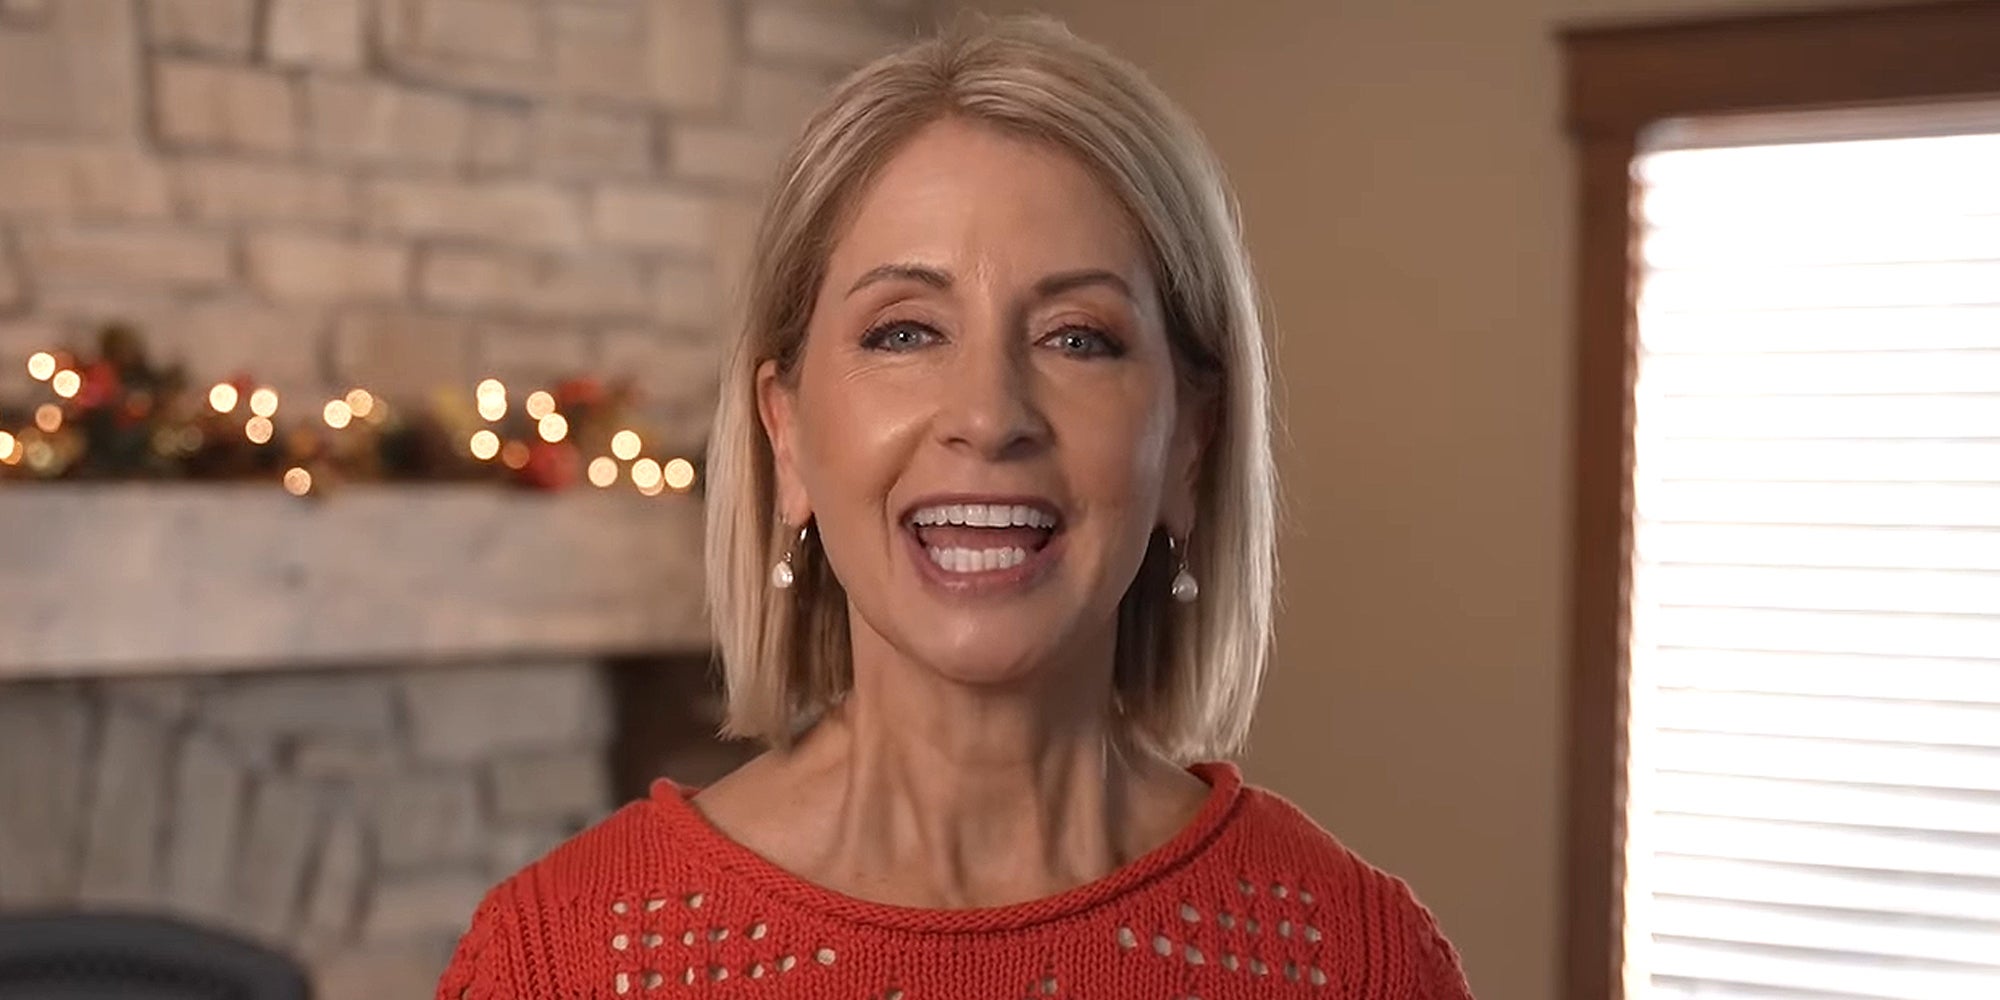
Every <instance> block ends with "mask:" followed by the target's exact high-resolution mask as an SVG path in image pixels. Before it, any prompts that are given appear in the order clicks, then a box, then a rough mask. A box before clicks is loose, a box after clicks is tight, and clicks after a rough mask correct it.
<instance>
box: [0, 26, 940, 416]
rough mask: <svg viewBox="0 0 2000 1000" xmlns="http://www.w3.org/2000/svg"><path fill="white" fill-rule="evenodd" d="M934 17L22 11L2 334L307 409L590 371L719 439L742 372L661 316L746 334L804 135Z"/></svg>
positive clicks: (8, 82)
mask: <svg viewBox="0 0 2000 1000" xmlns="http://www.w3.org/2000/svg"><path fill="white" fill-rule="evenodd" d="M929 18H930V14H929V6H928V4H926V3H923V2H921V0H587V2H586V0H61V2H41V0H9V6H8V7H7V13H6V25H5V27H6V30H4V31H0V324H5V325H6V326H7V328H8V329H10V330H12V331H13V332H14V333H17V334H22V335H24V336H25V335H27V334H28V333H31V332H39V331H47V332H50V333H52V334H53V339H57V340H61V341H67V342H69V343H70V344H73V345H77V346H81V345H83V344H86V343H88V342H89V340H90V338H91V336H92V335H93V334H94V332H95V331H94V330H93V329H92V324H94V323H97V322H99V321H102V320H104V319H108V318H119V317H122V318H127V319H130V320H132V321H134V322H138V323H140V324H141V325H142V327H143V328H144V329H145V330H146V331H147V332H148V333H149V334H150V335H151V338H152V340H153V341H154V342H155V344H156V345H157V346H158V349H159V351H160V353H161V354H163V355H165V356H167V357H170V358H179V359H182V360H186V361H187V362H189V364H190V367H191V372H190V374H191V375H192V376H193V377H195V378H196V379H198V380H199V379H206V378H221V377H224V376H227V375H229V374H232V373H233V372H234V371H236V370H237V369H239V368H243V369H248V370H250V371H251V372H253V373H255V374H257V375H259V376H261V377H263V378H265V379H267V380H269V381H273V382H280V383H283V384H284V385H286V386H291V387H295V388H297V389H298V390H299V391H303V392H306V393H308V394H317V393H323V392H337V391H340V390H342V389H344V388H346V386H347V383H348V382H349V381H350V380H352V379H356V378H369V379H375V378H386V379H387V380H388V381H389V382H392V383H394V386H393V387H392V386H389V385H382V386H380V387H381V388H385V389H388V388H396V389H401V390H404V391H422V392H425V393H426V394H428V391H429V390H430V389H433V388H436V387H438V386H439V385H440V384H445V383H453V382H461V381H467V380H471V379H475V378H478V377H480V376H482V375H484V374H487V373H488V372H487V371H486V370H485V366H489V365H490V366H496V367H495V368H494V370H496V371H497V370H498V368H499V367H504V368H506V369H508V370H510V371H514V372H525V371H541V372H559V371H560V372H565V373H572V372H567V370H566V369H565V368H564V366H568V365H572V364H575V365H581V366H583V370H582V371H581V372H573V373H586V374H598V375H602V376H605V377H614V378H615V377H619V376H623V375H634V376H637V377H639V378H640V379H641V381H642V383H645V384H643V385H642V388H644V389H645V390H646V396H647V397H648V398H649V399H651V400H652V401H653V402H654V403H655V404H657V409H658V410H659V411H660V412H661V413H670V412H671V413H678V414H682V415H684V416H683V417H682V418H677V419H699V417H698V416H696V414H697V412H698V410H699V408H700V406H699V404H703V403H705V401H706V400H708V399H709V398H712V395H713V387H712V386H710V385H707V384H706V383H707V382H709V381H711V380H712V379H713V375H714V372H713V368H712V367H709V368H706V369H697V370H693V371H680V370H678V369H675V368H674V367H673V366H675V365H679V364H696V365H704V366H712V365H713V363H714V361H715V360H716V359H717V358H718V357H719V352H717V351H716V350H713V349H709V348H701V349H687V348H684V347H681V346H675V347H672V348H669V349H663V350H654V349H651V348H647V347H635V346H634V345H644V344H647V343H649V338H653V337H655V335H656V333H657V328H655V327H651V326H649V325H648V324H649V323H650V324H658V325H659V327H663V328H664V329H665V330H667V331H671V334H670V337H671V338H672V339H675V340H676V341H677V342H679V341H695V342H699V341H701V340H704V339H707V340H714V339H716V338H719V337H720V336H722V334H723V331H722V330H721V329H720V323H721V322H722V320H723V318H724V316H725V315H726V313H727V306H728V304H729V303H730V302H731V301H732V297H731V296H732V293H733V291H734V281H735V274H736V272H738V271H739V270H740V269H741V267H742V266H743V264H744V262H745V261H744V258H745V256H746V255H747V253H748V241H749V231H750V228H751V223H752V221H753V220H754V215H753V212H754V206H755V204H756V199H757V196H758V194H759V192H760V190H761V188H762V186H763V185H764V184H766V183H767V182H768V179H769V177H770V174H771V171H772V170H773V169H774V168H775V166H776V163H777V160H778V157H779V155H780V153H781V152H782V150H783V148H784V144H785V142H786V140H787V138H788V136H789V135H790V134H791V133H792V131H793V130H794V129H796V127H797V126H798V125H799V123H800V122H801V121H802V120H803V118H804V116H805V115H806V114H807V112H808V111H809V110H810V109H811V107H812V106H813V104H814V103H815V102H816V101H817V100H818V99H819V98H820V96H821V95H822V94H823V93H824V92H825V90H826V88H827V87H828V86H829V85H830V84H831V83H832V81H834V80H835V79H837V78H838V77H839V76H840V74H841V73H843V72H845V71H846V70H848V69H851V68H852V67H853V66H854V65H856V64H857V62H858V61H859V60H862V59H865V58H867V57H869V56H872V55H874V54H876V53H878V52H880V51H882V50H884V49H885V48H887V47H890V46H893V45H894V44H895V43H896V41H897V40H898V39H901V38H906V37H910V36H911V35H912V34H913V31H914V28H913V26H914V25H916V24H918V23H920V22H922V21H926V20H928V19H929ZM518 251H531V252H533V254H535V255H538V256H534V257H530V258H522V257H519V256H516V253H517V252H518ZM524 259H528V260H532V261H534V263H533V266H526V265H523V264H521V261H522V260H524ZM513 279H520V280H513ZM357 316H359V317H361V318H356V317H357ZM369 317H373V318H372V319H371V318H369ZM503 317H512V320H511V321H510V322H494V320H495V319H497V318H503ZM528 320H532V322H525V321H528ZM248 321H265V322H268V323H271V324H275V328H274V329H244V328H242V327H241V326H239V325H238V324H239V323H240V322H248ZM634 330H639V331H654V332H641V333H639V334H638V335H636V336H635V335H633V334H632V331H634ZM440 332H441V333H442V336H443V340H442V341H441V342H440V343H436V344H427V345H417V344H414V343H412V341H414V340H415V339H416V338H417V337H419V336H421V335H429V334H431V333H440ZM613 333H617V334H618V336H616V337H612V336H611V335H612V334H613ZM661 336H668V335H666V334H661ZM489 341H490V343H489ZM538 344H540V345H545V347H546V350H547V355H546V358H545V359H544V360H543V361H542V362H541V363H537V362H536V359H535V356H534V352H535V351H536V350H537V345H538ZM604 344H611V345H613V346H611V347H608V348H605V349H600V345H604ZM33 346H34V347H42V346H49V345H47V344H35V345H33ZM0 350H5V351H11V352H13V353H19V352H20V350H21V348H20V347H19V346H17V345H15V344H13V343H11V342H8V343H0ZM376 352H379V355H377V353H376ZM10 359H11V360H10ZM628 363H629V364H638V365H641V366H642V369H643V370H638V369H634V370H621V369H620V368H619V367H618V366H620V365H623V364H628ZM223 366H227V367H226V368H225V367H223ZM18 367H19V359H18V358H13V357H12V354H9V356H8V357H0V372H11V371H12V370H13V369H15V368H18ZM5 378H6V376H4V375H0V387H4V386H5V385H6V384H8V383H6V382H5ZM685 436H686V437H688V438H689V439H690V443H691V444H698V443H699V441H700V438H701V436H702V435H701V433H700V428H698V427H695V428H688V429H687V433H686V434H685Z"/></svg>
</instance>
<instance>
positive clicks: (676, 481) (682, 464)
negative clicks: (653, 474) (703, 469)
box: [660, 458, 694, 493]
mask: <svg viewBox="0 0 2000 1000" xmlns="http://www.w3.org/2000/svg"><path fill="white" fill-rule="evenodd" d="M660 475H661V477H662V478H664V479H665V480H666V482H667V489H670V490H673V491H674V492H676V493H679V492H681V491H682V490H685V489H687V488H688V487H690V486H693V485H694V463H693V462H690V461H688V460H687V459H685V458H676V459H673V460H671V461H669V462H667V464H666V465H665V466H663V467H662V468H661V469H660Z"/></svg>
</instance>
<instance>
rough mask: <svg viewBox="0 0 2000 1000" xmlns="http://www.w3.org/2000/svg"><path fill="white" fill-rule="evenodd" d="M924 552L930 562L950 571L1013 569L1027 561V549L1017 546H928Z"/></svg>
mask: <svg viewBox="0 0 2000 1000" xmlns="http://www.w3.org/2000/svg"><path fill="white" fill-rule="evenodd" d="M924 553H925V554H926V555H928V556H930V557H931V562H934V563H937V564H938V566H939V567H941V568H943V569H945V570H947V571H949V572H952V573H990V572H992V571H994V570H1001V569H1013V568H1014V567H1016V566H1019V565H1021V564H1022V563H1024V562H1027V561H1028V550H1026V549H1023V548H1019V547H1008V548H1004V549H964V548H959V547H958V546H952V547H951V548H948V549H942V548H928V549H925V550H924Z"/></svg>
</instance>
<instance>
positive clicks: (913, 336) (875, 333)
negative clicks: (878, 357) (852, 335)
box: [861, 321, 938, 351]
mask: <svg viewBox="0 0 2000 1000" xmlns="http://www.w3.org/2000/svg"><path fill="white" fill-rule="evenodd" d="M937 339H938V332H937V331H936V330H933V329H931V328H930V327H927V326H924V325H923V324H921V323H909V322H903V321H897V322H891V323H884V324H882V325H881V326H878V327H875V328H874V329H872V330H869V331H868V333H867V334H866V335H864V336H863V337H862V338H861V346H862V347H865V348H867V349H869V350H871V351H913V350H916V349H917V348H919V347H925V346H928V345H929V344H931V343H932V342H934V341H936V340H937Z"/></svg>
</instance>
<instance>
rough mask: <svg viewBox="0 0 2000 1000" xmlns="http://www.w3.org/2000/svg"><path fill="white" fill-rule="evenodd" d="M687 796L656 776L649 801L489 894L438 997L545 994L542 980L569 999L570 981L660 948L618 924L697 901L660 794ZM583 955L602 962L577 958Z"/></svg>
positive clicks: (616, 968)
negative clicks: (622, 957)
mask: <svg viewBox="0 0 2000 1000" xmlns="http://www.w3.org/2000/svg"><path fill="white" fill-rule="evenodd" d="M681 794H683V792H682V790H681V789H680V788H678V786H675V785H673V784H671V783H669V782H665V781H660V782H656V783H655V784H654V786H653V789H652V792H651V794H649V795H648V796H647V797H646V798H644V799H640V800H637V801H634V802H630V803H628V804H626V805H625V806H623V807H621V808H619V809H618V810H617V811H615V812H613V813H612V814H611V815H610V816H607V817H605V818H604V819H602V820H600V821H598V822H597V823H596V824H594V825H592V826H590V827H588V828H586V829H584V830H582V831H581V832H579V833H577V834H575V835H574V836H572V837H570V838H569V839H567V840H565V841H563V842H562V843H560V844H558V845H556V847H555V848H554V849H552V850H550V851H549V852H548V853H547V854H545V855H543V856H542V857H540V858H538V859H536V860H535V861H533V862H531V863H529V864H528V865H527V866H525V867H523V868H522V869H521V870H520V871H517V872H515V873H514V874H513V875H510V876H508V877H507V878H506V879H504V880H502V881H501V882H500V883H499V884H498V885H495V886H494V887H493V888H492V889H491V890H489V891H488V892H487V894H486V896H485V898H484V899H483V900H482V901H481V903H480V905H479V908H478V909H477V910H475V911H474V913H473V916H472V921H471V924H470V926H469V927H468V928H467V930H466V932H465V934H464V936H462V937H461V938H460V939H459V943H458V947H457V949H456V950H455V951H454V952H453V955H452V959H451V962H450V964H449V966H448V967H447V968H446V970H445V973H444V976H443V978H442V979H440V981H439V983H438V994H437V995H438V997H439V998H440V1000H459V998H462V997H463V998H472V1000H478V998H482V997H514V996H528V995H537V996H538V995H543V994H542V993H540V992H536V991H535V990H533V989H530V988H529V984H531V983H534V982H538V981H539V982H544V983H547V985H548V986H549V987H551V988H555V989H556V992H558V993H561V995H569V994H568V992H565V991H564V989H563V987H564V984H565V983H567V982H569V981H570V980H571V979H572V978H574V977H583V978H582V979H580V980H579V981H581V982H592V981H595V980H594V979H593V978H592V977H598V978H602V979H603V980H604V981H605V982H612V981H614V980H615V979H616V977H617V976H618V974H619V972H620V971H621V967H620V963H618V962H617V961H616V960H615V959H616V956H618V955H619V954H620V953H636V952H639V951H642V950H645V949H648V948H651V947H657V946H659V944H660V943H661V942H659V941H650V940H648V939H647V938H646V936H645V935H643V934H638V933H629V932H625V931H622V930H621V928H628V927H637V926H638V923H639V918H640V917H641V915H645V914H657V913H658V912H659V911H662V910H665V909H667V908H668V907H669V906H672V907H674V908H675V909H677V910H678V909H687V908H689V907H690V906H695V907H698V906H699V905H700V900H699V899H698V898H696V895H695V893H694V892H693V891H691V890H689V889H687V888H686V887H687V886H689V885H691V884H693V883H694V882H695V881H697V880H695V879H693V878H692V877H691V874H690V873H691V868H692V866H693V864H694V861H693V860H692V859H691V858H690V857H689V856H688V853H689V852H686V851H682V850H677V849H675V847H674V842H675V840H676V839H677V838H676V834H675V833H674V830H673V825H674V824H673V823H672V821H671V810H670V809H667V808H665V807H664V806H663V803H662V800H663V797H675V796H679V795H681ZM647 923H648V925H649V926H657V925H658V924H659V923H660V921H658V920H657V919H655V920H649V921H647ZM653 936H657V934H655V935H653ZM599 939H602V940H601V941H600V940H599ZM580 944H588V945H590V947H578V945H580ZM583 955H589V956H599V957H601V958H602V961H589V960H584V961H579V960H578V959H579V956H583ZM598 965H602V966H603V968H601V969H600V968H597V967H596V966H598ZM629 974H630V973H628V975H629ZM549 977H558V978H559V979H560V980H561V982H551V981H549ZM634 985H638V984H634ZM621 992H622V991H621Z"/></svg>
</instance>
